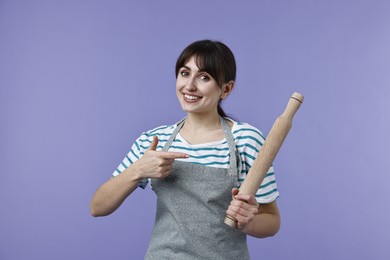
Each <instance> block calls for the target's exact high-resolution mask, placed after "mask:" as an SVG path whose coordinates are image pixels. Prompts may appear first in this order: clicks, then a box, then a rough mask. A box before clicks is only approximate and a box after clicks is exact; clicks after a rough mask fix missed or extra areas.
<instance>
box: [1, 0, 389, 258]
mask: <svg viewBox="0 0 390 260" xmlns="http://www.w3.org/2000/svg"><path fill="white" fill-rule="evenodd" d="M238 2H239V1H222V0H221V1H216V0H215V1H192V2H186V1H179V0H176V1H157V0H155V1H108V0H107V1H79V0H78V1H27V0H26V1H21V0H19V1H18V0H12V1H11V0H1V1H0V131H1V133H0V160H1V163H0V174H1V178H0V207H1V213H0V259H2V260H15V259H16V260H19V259H42V260H45V259H141V258H142V257H143V254H144V253H145V250H146V247H147V244H148V241H149V236H150V232H151V228H152V225H153V219H154V207H155V197H154V194H153V192H152V191H151V190H150V189H147V190H146V191H141V190H137V191H136V192H135V193H134V194H133V196H132V197H131V198H129V199H128V200H127V201H126V202H125V203H124V205H122V207H121V208H120V209H119V210H118V211H117V212H115V213H114V214H113V215H111V216H109V217H106V218H92V217H91V216H90V214H89V202H90V199H91V196H92V194H93V192H94V191H95V189H96V188H97V187H98V186H99V185H100V184H102V183H103V182H104V181H106V180H107V179H108V178H109V177H110V175H111V173H112V171H113V170H114V169H115V168H116V166H117V165H118V163H119V162H120V161H121V160H122V158H123V156H124V155H125V154H126V153H127V151H128V149H129V148H130V145H131V144H132V142H133V141H134V140H135V138H136V137H137V136H138V135H139V134H140V133H141V132H142V131H144V130H147V129H150V128H152V127H155V126H158V125H160V124H166V123H173V122H175V121H176V120H178V119H180V118H181V117H182V116H183V115H184V114H183V112H182V111H181V110H180V106H179V104H178V102H177V100H176V96H175V93H174V83H175V78H174V63H175V59H176V58H177V56H178V54H179V52H180V51H181V50H182V49H183V48H184V47H185V46H186V45H187V44H189V43H190V42H192V41H194V40H199V39H204V38H212V39H216V40H222V41H224V42H225V43H227V44H228V45H229V46H230V47H231V48H232V49H233V51H234V53H235V55H236V58H237V61H238V79H237V85H236V89H235V91H234V93H233V94H232V96H231V97H230V98H229V99H228V100H227V101H226V104H225V110H226V111H227V112H228V113H229V112H230V113H231V114H232V115H234V116H235V117H236V118H239V119H240V120H241V121H245V122H249V123H251V124H253V125H255V126H257V127H258V128H260V129H262V130H263V132H264V133H268V131H269V129H270V127H271V125H272V123H273V121H274V119H275V118H276V117H277V116H278V115H279V114H280V113H281V112H282V110H283V109H284V106H285V104H286V102H287V100H288V98H289V96H290V94H291V93H292V92H294V91H299V92H301V93H302V94H304V95H305V98H306V100H305V102H304V104H303V106H302V107H301V109H300V111H299V112H298V113H297V116H296V118H295V124H294V126H293V129H292V131H291V132H290V135H289V136H288V138H287V140H286V142H285V145H284V147H283V148H282V150H281V152H280V153H279V157H278V158H277V159H276V161H275V168H276V171H277V181H278V184H279V190H280V193H281V197H280V198H279V200H278V203H279V207H280V210H281V214H282V219H283V222H282V228H281V230H280V232H279V233H278V235H277V236H275V237H273V238H269V239H263V240H258V239H252V238H250V239H249V246H250V252H251V255H252V258H253V259H316V260H322V259H355V260H356V259H358V260H359V259H362V260H363V259H380V260H381V259H390V248H389V244H390V232H389V231H390V209H389V202H388V199H389V198H390V189H389V183H390V175H389V172H390V160H389V155H390V148H389V145H390V142H389V137H388V136H389V133H390V123H389V121H390V120H389V119H390V105H389V103H390V102H389V101H390V73H389V72H390V48H389V46H390V15H389V13H390V2H389V1H385V0H383V1H379V0H367V1H362V0H360V1H358V0H350V1H339V0H338V1H333V0H332V1H312V0H306V1H287V0H284V1H255V0H253V1H241V2H240V3H238ZM248 111H254V112H248Z"/></svg>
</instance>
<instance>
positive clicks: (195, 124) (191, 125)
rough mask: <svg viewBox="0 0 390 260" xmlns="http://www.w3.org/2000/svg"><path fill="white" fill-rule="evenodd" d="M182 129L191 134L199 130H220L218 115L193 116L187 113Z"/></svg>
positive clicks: (193, 114)
mask: <svg viewBox="0 0 390 260" xmlns="http://www.w3.org/2000/svg"><path fill="white" fill-rule="evenodd" d="M184 127H185V128H186V129H187V130H188V131H191V132H197V131H199V130H201V131H204V130H216V129H220V128H221V122H220V119H219V115H218V113H217V112H216V113H209V114H207V115H205V114H195V113H189V114H188V117H187V119H186V121H185V123H184Z"/></svg>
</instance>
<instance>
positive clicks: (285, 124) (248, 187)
mask: <svg viewBox="0 0 390 260" xmlns="http://www.w3.org/2000/svg"><path fill="white" fill-rule="evenodd" d="M302 102H303V96H302V95H301V94H299V93H297V92H294V93H293V94H292V95H291V98H290V100H289V101H288V103H287V106H286V109H285V110H284V112H283V113H282V114H281V115H280V116H279V117H278V118H277V119H276V120H275V122H274V124H273V125H272V128H271V130H270V131H269V134H268V136H267V139H266V140H265V142H264V144H263V146H262V147H261V149H260V152H259V154H258V155H257V157H256V160H255V161H254V162H253V164H252V167H251V168H250V170H249V172H248V174H247V176H246V177H245V180H244V182H243V183H242V185H241V187H240V191H239V193H238V194H250V195H252V196H255V195H256V192H257V190H258V189H259V187H260V184H261V183H262V182H263V179H264V177H265V175H266V174H267V172H268V170H269V168H270V167H271V165H272V162H273V161H274V159H275V157H276V154H277V153H278V151H279V149H280V147H281V146H282V144H283V141H284V139H285V138H286V136H287V134H288V131H289V130H290V128H291V125H292V120H293V117H294V115H295V112H297V110H298V108H299V106H300V105H301V104H302ZM224 222H225V224H226V225H229V226H231V227H236V225H237V221H236V219H234V218H233V217H231V216H229V215H226V218H225V221H224Z"/></svg>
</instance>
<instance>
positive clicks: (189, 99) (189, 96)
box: [183, 94, 202, 102]
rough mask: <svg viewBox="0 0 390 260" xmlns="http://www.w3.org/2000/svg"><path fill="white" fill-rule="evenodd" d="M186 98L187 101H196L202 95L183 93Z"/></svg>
mask: <svg viewBox="0 0 390 260" xmlns="http://www.w3.org/2000/svg"><path fill="white" fill-rule="evenodd" d="M183 97H184V100H185V101H187V102H196V101H198V100H199V99H201V98H202V97H199V96H194V95H189V94H183Z"/></svg>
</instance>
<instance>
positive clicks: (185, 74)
mask: <svg viewBox="0 0 390 260" xmlns="http://www.w3.org/2000/svg"><path fill="white" fill-rule="evenodd" d="M180 75H182V76H183V77H186V76H188V75H189V73H188V71H185V70H183V71H181V72H180Z"/></svg>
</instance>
